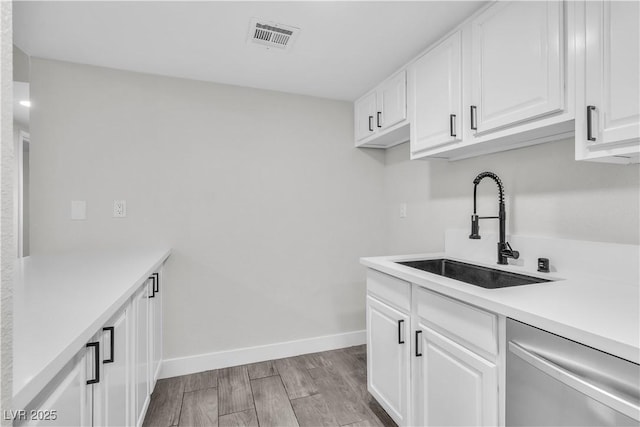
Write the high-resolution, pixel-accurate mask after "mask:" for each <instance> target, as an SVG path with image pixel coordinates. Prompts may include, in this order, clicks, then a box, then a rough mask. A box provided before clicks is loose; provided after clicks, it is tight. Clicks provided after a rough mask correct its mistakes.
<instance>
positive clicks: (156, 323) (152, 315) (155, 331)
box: [149, 272, 163, 390]
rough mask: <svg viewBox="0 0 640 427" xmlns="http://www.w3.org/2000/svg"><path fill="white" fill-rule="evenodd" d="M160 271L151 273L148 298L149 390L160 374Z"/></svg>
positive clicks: (152, 387)
mask: <svg viewBox="0 0 640 427" xmlns="http://www.w3.org/2000/svg"><path fill="white" fill-rule="evenodd" d="M160 277H161V275H160V272H157V273H153V274H152V275H151V278H150V279H151V286H152V287H153V288H152V292H151V295H153V298H152V299H150V300H149V322H150V323H149V340H150V341H149V360H150V362H149V367H150V368H151V371H150V379H151V390H153V389H154V388H155V385H156V381H157V380H158V376H159V375H160V361H161V360H162V295H163V293H162V292H161V289H160V286H161V284H160Z"/></svg>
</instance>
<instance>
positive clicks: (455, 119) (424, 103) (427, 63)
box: [408, 31, 462, 156]
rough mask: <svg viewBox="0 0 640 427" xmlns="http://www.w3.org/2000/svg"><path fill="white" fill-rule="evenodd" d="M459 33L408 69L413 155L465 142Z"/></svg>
mask: <svg viewBox="0 0 640 427" xmlns="http://www.w3.org/2000/svg"><path fill="white" fill-rule="evenodd" d="M461 66H462V46H461V36H460V31H458V32H455V33H454V34H452V35H451V36H449V37H448V38H447V39H446V40H444V41H443V42H442V43H440V44H439V45H438V46H436V47H435V48H433V49H432V50H430V51H429V52H427V53H426V54H424V55H423V56H422V57H420V58H419V59H418V60H416V61H415V62H414V63H413V64H411V65H410V66H409V70H408V74H409V82H408V87H409V105H410V108H409V111H410V120H411V139H410V141H411V155H412V156H414V155H416V154H419V153H420V152H421V151H423V150H425V149H430V148H435V147H439V146H442V145H444V144H450V143H452V142H456V141H460V140H462V130H461V123H462V81H461V75H462V72H461Z"/></svg>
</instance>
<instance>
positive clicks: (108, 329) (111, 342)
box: [102, 326, 115, 363]
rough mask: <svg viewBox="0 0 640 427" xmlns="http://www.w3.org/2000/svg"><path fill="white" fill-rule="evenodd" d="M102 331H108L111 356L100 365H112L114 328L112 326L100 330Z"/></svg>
mask: <svg viewBox="0 0 640 427" xmlns="http://www.w3.org/2000/svg"><path fill="white" fill-rule="evenodd" d="M102 330H103V331H109V342H110V344H111V345H110V347H111V355H110V357H109V358H108V359H104V360H103V361H102V363H113V361H114V359H113V354H114V353H115V350H114V349H113V346H114V343H115V338H114V334H115V331H114V327H113V326H106V327H104V328H102Z"/></svg>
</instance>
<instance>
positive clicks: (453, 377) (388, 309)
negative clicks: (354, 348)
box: [367, 269, 500, 426]
mask: <svg viewBox="0 0 640 427" xmlns="http://www.w3.org/2000/svg"><path fill="white" fill-rule="evenodd" d="M497 324H498V321H497V316H496V315H495V314H493V313H489V312H486V311H484V310H481V309H478V308H476V307H472V306H470V305H468V304H465V303H463V302H460V301H457V300H455V299H451V298H448V297H445V296H442V295H440V294H438V293H435V292H432V291H429V290H427V289H424V288H422V287H420V286H417V285H411V284H410V283H408V282H405V281H404V280H401V279H397V278H395V277H392V276H389V275H386V274H383V273H380V272H378V271H375V270H371V269H370V270H369V271H368V272H367V387H368V390H369V393H371V395H372V396H373V397H374V398H375V399H376V400H377V401H378V403H380V405H381V406H382V407H383V408H384V409H385V410H386V411H387V413H388V414H389V415H390V416H391V418H393V419H394V421H396V423H398V425H400V426H408V425H416V426H461V425H464V426H490V425H497V424H498V423H499V416H498V414H499V411H498V409H499V397H498V396H499V393H498V383H499V381H498V378H499V369H500V366H499V363H500V362H499V361H500V357H499V351H498V348H499V347H498V327H497Z"/></svg>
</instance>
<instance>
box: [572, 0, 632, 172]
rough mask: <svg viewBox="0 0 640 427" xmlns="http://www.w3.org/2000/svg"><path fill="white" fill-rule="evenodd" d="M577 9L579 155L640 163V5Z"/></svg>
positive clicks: (629, 3) (594, 5)
mask: <svg viewBox="0 0 640 427" xmlns="http://www.w3.org/2000/svg"><path fill="white" fill-rule="evenodd" d="M576 8H577V12H576V23H577V26H578V29H577V46H578V50H577V60H576V71H577V73H576V74H577V84H578V87H579V88H580V89H579V90H578V97H577V103H576V105H577V109H576V158H577V159H579V160H582V159H584V160H601V161H609V162H617V163H630V162H633V163H637V162H638V161H639V153H640V97H639V95H638V94H640V25H638V22H639V19H640V3H638V2H637V1H587V2H580V3H578V4H577V6H576Z"/></svg>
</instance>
